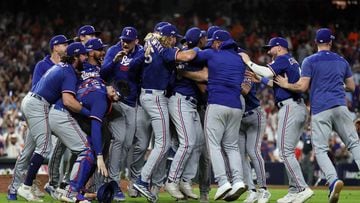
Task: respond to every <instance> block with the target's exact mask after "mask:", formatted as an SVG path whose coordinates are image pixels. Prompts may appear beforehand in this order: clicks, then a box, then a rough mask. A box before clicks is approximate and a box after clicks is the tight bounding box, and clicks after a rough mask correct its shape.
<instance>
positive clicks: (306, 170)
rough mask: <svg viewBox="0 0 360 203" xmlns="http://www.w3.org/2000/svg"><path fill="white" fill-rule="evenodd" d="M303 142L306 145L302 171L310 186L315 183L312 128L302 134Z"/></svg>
mask: <svg viewBox="0 0 360 203" xmlns="http://www.w3.org/2000/svg"><path fill="white" fill-rule="evenodd" d="M301 140H302V141H303V143H304V147H303V149H302V157H301V161H300V165H301V169H302V172H303V174H304V178H305V181H306V183H307V184H308V185H313V183H314V159H315V157H314V152H313V151H312V144H311V129H310V127H308V128H307V130H306V131H305V132H304V133H303V134H302V136H301Z"/></svg>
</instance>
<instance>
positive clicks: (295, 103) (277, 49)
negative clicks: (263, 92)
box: [240, 37, 314, 203]
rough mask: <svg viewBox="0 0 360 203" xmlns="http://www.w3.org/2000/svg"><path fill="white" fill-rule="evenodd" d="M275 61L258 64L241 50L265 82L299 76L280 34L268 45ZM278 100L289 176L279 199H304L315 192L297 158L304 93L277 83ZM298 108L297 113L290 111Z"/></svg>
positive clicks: (281, 150) (282, 150) (280, 144)
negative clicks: (287, 184) (282, 77)
mask: <svg viewBox="0 0 360 203" xmlns="http://www.w3.org/2000/svg"><path fill="white" fill-rule="evenodd" d="M265 48H266V49H267V50H268V54H270V55H271V56H272V57H273V59H274V61H272V62H271V63H270V64H268V66H267V67H264V66H259V65H257V64H255V63H253V62H251V60H250V58H249V56H248V55H247V54H246V53H244V52H242V53H240V55H241V56H242V58H243V60H244V62H245V63H246V64H247V65H248V66H249V68H250V69H251V70H252V71H254V72H255V73H256V74H258V75H261V76H264V77H263V78H262V82H263V83H265V84H271V83H272V81H270V82H269V79H268V77H274V76H277V75H285V74H286V75H287V76H288V77H289V80H290V82H292V83H294V82H296V81H297V80H298V79H299V78H300V66H299V64H298V62H297V61H296V60H295V59H294V58H293V57H292V56H291V55H290V54H289V52H288V43H287V41H286V39H284V38H281V37H275V38H272V39H271V40H270V41H269V44H268V45H266V46H265ZM273 88H274V94H275V101H276V104H277V106H278V108H279V113H278V115H279V122H278V138H277V142H278V147H279V153H280V157H281V159H282V160H284V164H285V168H286V171H287V175H288V178H289V191H288V194H286V195H285V196H284V197H282V198H280V199H278V200H277V202H278V203H283V202H305V201H306V200H307V199H309V198H310V197H311V196H312V195H313V194H314V192H313V191H312V190H311V189H310V188H309V186H308V185H307V184H306V182H305V180H304V176H303V174H302V171H301V168H300V165H299V162H298V161H297V160H296V158H295V152H294V150H295V147H296V145H297V143H298V142H299V138H300V136H301V133H302V130H303V129H304V125H305V121H306V116H307V110H306V106H305V104H304V100H303V99H302V95H301V94H299V93H294V92H291V91H289V90H286V89H284V88H281V87H279V86H278V85H274V87H273ZM290 112H296V113H290Z"/></svg>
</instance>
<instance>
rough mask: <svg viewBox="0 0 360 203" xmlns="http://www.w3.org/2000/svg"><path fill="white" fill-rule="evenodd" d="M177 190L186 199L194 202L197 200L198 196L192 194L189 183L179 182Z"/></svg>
mask: <svg viewBox="0 0 360 203" xmlns="http://www.w3.org/2000/svg"><path fill="white" fill-rule="evenodd" d="M179 188H180V191H181V192H182V193H183V194H184V195H186V196H187V197H189V198H191V199H195V200H197V199H199V196H198V195H197V194H195V193H194V192H193V190H192V187H191V184H190V182H185V181H180V184H179Z"/></svg>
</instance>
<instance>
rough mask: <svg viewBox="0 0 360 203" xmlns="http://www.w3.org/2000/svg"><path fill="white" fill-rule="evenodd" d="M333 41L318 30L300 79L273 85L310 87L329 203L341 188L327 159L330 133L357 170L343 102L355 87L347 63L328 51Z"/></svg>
mask: <svg viewBox="0 0 360 203" xmlns="http://www.w3.org/2000/svg"><path fill="white" fill-rule="evenodd" d="M334 39H335V37H334V36H333V35H332V33H331V30H329V29H328V28H321V29H319V30H317V32H316V38H315V43H316V45H317V49H318V52H317V53H315V54H313V55H311V56H309V57H307V58H305V59H304V61H303V63H302V72H301V78H300V79H299V80H298V81H297V82H296V83H291V82H292V81H290V77H289V76H288V75H287V76H285V77H280V76H278V77H276V84H278V85H279V86H281V87H283V88H286V89H289V90H292V91H297V92H305V91H307V90H308V89H309V86H310V103H311V114H312V118H311V134H312V136H311V139H312V143H313V147H314V151H315V156H316V160H317V162H318V164H319V166H320V168H321V170H322V172H324V174H325V177H326V180H327V182H328V183H329V202H331V203H334V202H338V200H339V198H340V192H341V190H342V188H343V186H344V182H343V181H342V180H339V179H338V176H337V173H336V170H335V168H334V166H333V164H332V162H331V161H330V159H329V157H328V155H327V151H328V140H329V138H330V135H331V132H332V131H333V130H334V131H336V132H337V134H338V135H339V136H340V138H341V140H342V141H343V142H344V144H345V145H346V147H347V148H348V149H349V151H351V153H352V155H353V157H354V160H355V162H356V164H357V166H358V168H360V141H359V137H358V135H357V133H356V130H355V127H354V124H353V121H352V119H351V115H350V112H349V110H348V109H347V107H346V100H345V91H351V92H354V90H355V83H354V79H353V77H352V73H351V67H350V65H349V63H348V62H347V61H346V60H345V59H344V58H343V57H341V56H339V55H338V54H336V53H334V52H331V51H330V50H331V47H332V43H333V40H334ZM288 81H289V82H288Z"/></svg>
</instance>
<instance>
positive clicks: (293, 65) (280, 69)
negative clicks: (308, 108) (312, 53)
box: [268, 54, 301, 102]
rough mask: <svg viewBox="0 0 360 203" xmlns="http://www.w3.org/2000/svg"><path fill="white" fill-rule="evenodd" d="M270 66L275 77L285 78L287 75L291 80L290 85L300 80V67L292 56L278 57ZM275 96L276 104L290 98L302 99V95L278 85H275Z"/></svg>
mask: <svg viewBox="0 0 360 203" xmlns="http://www.w3.org/2000/svg"><path fill="white" fill-rule="evenodd" d="M268 66H269V67H270V68H271V69H272V71H273V72H274V76H277V75H281V76H284V75H285V74H286V75H287V77H288V79H289V83H296V82H297V81H298V80H299V78H300V65H299V63H298V62H297V61H296V60H295V59H294V57H292V56H291V55H290V54H285V55H281V56H278V57H276V58H275V60H274V61H272V62H271V63H270V64H269V65H268ZM274 94H275V101H276V102H281V101H283V100H285V99H289V98H294V99H299V98H301V94H300V93H296V92H292V91H290V90H287V89H284V88H281V87H279V86H278V85H276V84H274Z"/></svg>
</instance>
